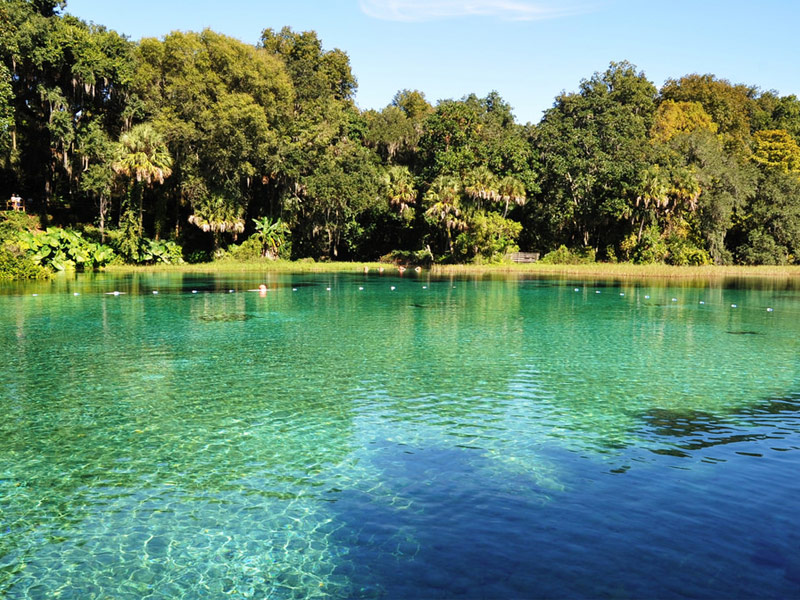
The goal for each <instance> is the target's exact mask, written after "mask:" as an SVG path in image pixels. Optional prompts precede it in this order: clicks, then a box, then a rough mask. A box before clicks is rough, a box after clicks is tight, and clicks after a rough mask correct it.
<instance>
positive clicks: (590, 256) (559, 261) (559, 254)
mask: <svg viewBox="0 0 800 600" xmlns="http://www.w3.org/2000/svg"><path fill="white" fill-rule="evenodd" d="M540 262H543V263H545V264H548V265H580V264H587V263H593V262H595V252H594V249H592V248H585V249H584V250H583V251H580V252H578V251H571V250H570V249H569V248H567V247H566V246H564V245H563V244H562V245H561V246H559V247H558V248H556V249H555V250H553V251H551V252H548V253H547V254H545V255H544V256H543V257H542V259H541V261H540Z"/></svg>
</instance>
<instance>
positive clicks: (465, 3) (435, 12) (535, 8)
mask: <svg viewBox="0 0 800 600" xmlns="http://www.w3.org/2000/svg"><path fill="white" fill-rule="evenodd" d="M359 4H360V5H361V10H362V11H364V13H365V14H367V15H369V16H370V17H374V18H376V19H383V20H386V21H432V20H436V19H447V18H453V17H494V18H498V19H505V20H509V21H538V20H542V19H553V18H556V17H563V16H567V15H574V14H577V13H582V12H586V10H587V6H586V5H579V4H578V3H574V2H569V1H564V0H561V1H559V0H543V1H542V0H539V1H527V0H359Z"/></svg>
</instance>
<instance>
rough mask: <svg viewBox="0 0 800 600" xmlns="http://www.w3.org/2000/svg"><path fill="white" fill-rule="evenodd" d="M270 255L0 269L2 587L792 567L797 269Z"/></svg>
mask: <svg viewBox="0 0 800 600" xmlns="http://www.w3.org/2000/svg"><path fill="white" fill-rule="evenodd" d="M265 277H266V280H267V281H268V282H269V285H270V291H269V292H268V293H267V294H266V295H265V296H263V297H262V296H261V295H259V294H258V293H257V292H247V291H245V290H247V289H251V288H255V287H257V285H258V284H259V283H261V282H262V281H264V276H262V277H255V276H249V275H233V276H225V275H215V276H208V277H205V276H187V275H184V276H174V275H158V274H154V275H147V276H142V275H135V276H128V277H120V278H114V277H111V276H106V275H99V276H94V277H93V276H82V277H80V278H78V279H75V280H67V279H62V280H57V281H56V282H55V283H52V284H31V285H28V286H6V287H4V288H0V348H3V349H4V350H5V352H4V359H3V362H2V364H0V409H2V415H3V419H2V421H0V597H6V598H15V599H16V598H20V599H24V598H52V597H60V598H81V599H84V598H108V597H113V598H307V597H334V598H351V597H352V598H421V597H426V598H428V597H441V598H481V597H486V598H495V597H505V598H510V597H526V598H528V597H557V598H598V597H600V598H603V597H608V598H641V597H659V598H719V597H736V598H750V597H761V598H789V597H797V596H798V595H800V526H798V525H797V502H798V498H800V477H798V473H800V459H798V456H800V454H798V452H797V451H798V449H800V352H799V351H800V289H798V286H792V285H783V284H771V283H764V284H762V285H752V286H747V285H741V284H739V285H734V286H733V287H730V288H726V287H707V286H692V285H685V286H683V287H670V286H667V285H663V284H662V285H654V284H652V283H651V284H642V285H636V284H619V285H617V284H614V283H601V282H575V281H556V280H551V281H547V280H525V279H516V278H510V279H503V278H487V279H483V280H450V279H446V280H432V279H428V278H427V277H415V276H411V277H409V276H407V275H406V276H405V277H404V278H394V277H387V276H377V275H375V276H372V275H370V276H362V275H329V274H326V275H275V274H272V275H268V276H265ZM734 283H735V282H734ZM391 286H394V287H395V288H396V289H394V290H392V289H391ZM362 287H363V290H362V289H359V288H362ZM328 288H330V290H329V289H328ZM576 288H577V290H578V291H575V290H576ZM113 290H118V291H121V292H124V293H123V294H121V295H118V296H114V295H108V294H107V293H106V292H110V291H113ZM153 290H158V291H159V293H158V294H153V293H152V291H153ZM193 290H195V291H196V292H197V293H192V291H193ZM229 290H234V292H233V293H230V292H229ZM597 292H600V293H597ZM75 293H78V294H79V295H77V296H76V295H74V294H75ZM33 294H38V295H37V296H33ZM623 294H624V295H623ZM647 296H649V298H648V297H647ZM673 298H674V299H675V300H674V301H673ZM701 301H702V302H703V304H700V302H701ZM732 304H736V308H733V307H732V306H731V305H732ZM767 308H772V309H773V310H772V311H767Z"/></svg>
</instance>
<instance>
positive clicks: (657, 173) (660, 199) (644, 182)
mask: <svg viewBox="0 0 800 600" xmlns="http://www.w3.org/2000/svg"><path fill="white" fill-rule="evenodd" d="M667 192H668V188H667V182H666V180H665V178H664V174H663V173H662V172H661V169H660V168H659V166H658V165H652V166H651V167H648V168H647V169H645V171H644V172H643V173H642V179H641V182H640V184H639V194H638V195H637V196H636V203H635V207H636V208H639V206H641V207H642V210H641V211H640V212H641V221H640V222H639V233H638V234H637V236H636V239H637V240H638V241H641V240H642V232H643V231H644V222H645V219H646V218H647V216H648V215H649V214H650V207H651V205H652V206H653V208H654V209H655V210H657V209H658V208H660V207H666V206H668V205H669V196H668V195H667ZM633 212H634V211H633V210H631V211H630V212H628V213H627V214H628V215H629V216H631V224H633V222H634V220H635V217H634V216H633Z"/></svg>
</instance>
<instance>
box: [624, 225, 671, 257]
mask: <svg viewBox="0 0 800 600" xmlns="http://www.w3.org/2000/svg"><path fill="white" fill-rule="evenodd" d="M668 253H669V250H668V249H667V242H666V241H665V240H664V238H663V237H662V236H661V230H660V229H659V228H658V226H657V225H650V227H648V228H647V229H645V230H644V232H642V238H641V239H640V240H639V243H638V245H637V246H636V249H635V250H634V253H633V262H635V263H637V264H645V265H646V264H652V263H663V262H664V261H665V260H666V258H667V254H668Z"/></svg>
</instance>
